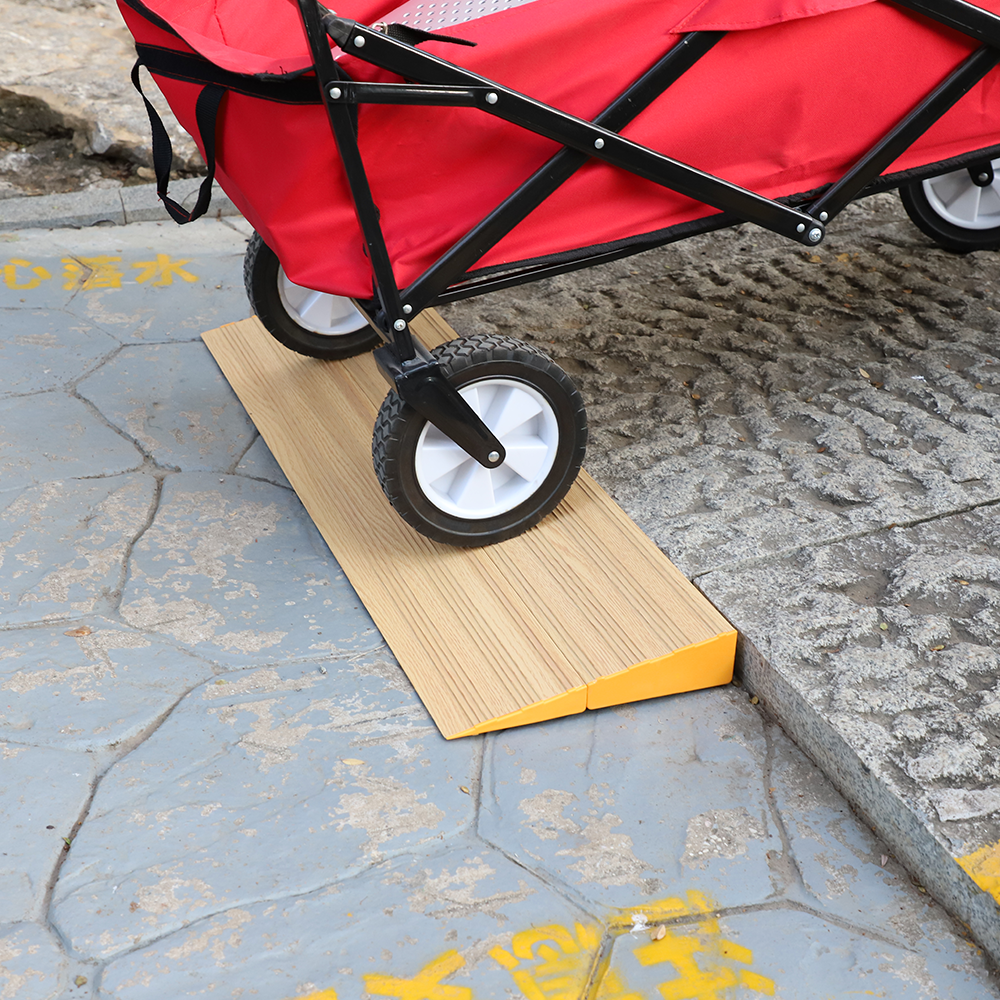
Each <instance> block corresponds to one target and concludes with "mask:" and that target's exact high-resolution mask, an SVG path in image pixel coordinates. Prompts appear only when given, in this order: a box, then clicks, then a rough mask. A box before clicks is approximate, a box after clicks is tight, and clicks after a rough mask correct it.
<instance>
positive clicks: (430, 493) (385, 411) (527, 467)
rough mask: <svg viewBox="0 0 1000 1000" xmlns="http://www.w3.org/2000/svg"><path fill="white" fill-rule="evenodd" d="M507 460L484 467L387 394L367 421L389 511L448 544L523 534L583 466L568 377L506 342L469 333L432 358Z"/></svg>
mask: <svg viewBox="0 0 1000 1000" xmlns="http://www.w3.org/2000/svg"><path fill="white" fill-rule="evenodd" d="M433 354H434V356H435V357H436V358H437V360H438V361H439V362H440V363H441V365H442V367H443V368H444V370H445V372H446V373H447V375H448V378H449V381H450V382H451V383H452V385H454V386H455V387H456V388H458V390H459V391H460V392H461V394H462V396H463V397H465V399H466V400H467V401H468V402H469V404H470V405H471V406H472V408H473V409H474V410H476V412H477V413H479V415H480V416H481V417H482V418H483V421H484V422H485V423H486V425H487V426H488V427H489V428H490V430H491V431H492V432H493V433H494V434H495V435H496V436H497V437H498V438H499V439H500V442H501V443H502V444H503V446H504V448H505V450H506V452H507V458H506V461H505V462H504V464H503V465H501V466H500V467H499V468H496V469H486V468H484V467H483V466H481V465H480V464H479V463H478V462H476V461H475V459H473V458H471V457H470V456H469V455H468V453H467V452H465V451H464V450H463V449H461V448H460V447H459V446H458V445H456V444H455V443H454V442H453V441H452V440H451V439H450V438H448V437H446V436H445V435H444V434H442V433H441V431H439V430H438V429H437V428H436V427H434V426H433V425H432V424H430V423H429V422H428V421H426V420H425V419H424V418H423V417H421V416H419V414H417V413H416V411H414V410H413V409H411V408H410V407H409V406H408V405H407V404H406V403H404V402H403V401H402V399H401V398H400V397H399V396H398V395H397V394H396V393H395V392H390V393H389V395H388V396H387V397H386V399H385V401H384V402H383V403H382V407H381V409H380V410H379V414H378V418H377V419H376V421H375V432H374V437H373V440H372V459H373V461H374V465H375V473H376V475H377V476H378V480H379V482H380V483H381V485H382V489H383V491H384V492H385V495H386V496H387V497H388V498H389V502H390V503H391V504H392V506H393V507H394V508H395V509H396V512H397V513H398V514H399V515H400V516H401V517H402V518H403V520H404V521H406V522H407V523H408V524H410V525H411V526H412V527H414V528H416V529H417V531H419V532H421V533H423V534H424V535H427V536H428V537H429V538H433V539H434V540H435V541H439V542H446V543H448V544H450V545H464V546H475V545H491V544H493V543H494V542H500V541H503V540H504V539H505V538H511V537H513V536H514V535H518V534H520V533H521V532H522V531H526V530H527V529H528V528H530V527H531V526H532V525H533V524H536V523H537V522H538V521H540V520H541V519H542V518H543V517H544V516H545V515H546V514H548V513H549V511H551V510H552V509H553V508H554V507H555V506H556V505H557V504H558V503H559V501H560V500H562V498H563V497H564V496H565V495H566V492H567V491H568V490H569V488H570V486H571V485H572V484H573V480H574V479H576V476H577V474H578V473H579V471H580V466H581V464H582V463H583V456H584V452H585V451H586V447H587V415H586V411H585V409H584V405H583V400H582V398H581V397H580V393H579V392H578V391H577V388H576V386H575V385H573V382H572V380H571V379H570V377H569V376H568V375H567V374H566V373H565V372H564V371H563V370H562V369H561V368H560V367H559V366H558V365H557V364H556V363H555V362H554V361H552V360H550V359H549V358H548V357H546V356H545V355H544V354H543V353H542V352H541V351H538V350H536V349H535V348H534V347H531V346H529V345H528V344H524V343H522V342H521V341H519V340H514V339H513V338H510V337H492V336H475V337H466V338H461V339H459V340H453V341H450V342H449V343H447V344H443V345H442V346H441V347H438V348H436V349H435V350H434V352H433Z"/></svg>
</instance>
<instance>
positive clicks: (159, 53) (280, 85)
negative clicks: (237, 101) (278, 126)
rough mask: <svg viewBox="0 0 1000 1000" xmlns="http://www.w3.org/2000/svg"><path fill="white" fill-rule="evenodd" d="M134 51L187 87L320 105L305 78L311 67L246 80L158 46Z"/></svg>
mask: <svg viewBox="0 0 1000 1000" xmlns="http://www.w3.org/2000/svg"><path fill="white" fill-rule="evenodd" d="M135 51H136V53H137V54H138V56H139V62H141V63H142V65H143V66H145V67H146V69H148V70H149V72H150V73H154V74H155V75H156V76H165V77H167V78H169V79H171V80H183V81H185V82H186V83H204V84H209V83H215V84H218V85H219V86H220V87H225V88H226V90H232V91H233V92H234V93H237V94H246V96H247V97H259V98H261V99H262V100H265V101H274V102H275V103H277V104H322V103H323V99H322V98H321V97H320V93H319V85H318V84H317V82H316V77H315V76H305V75H304V74H306V73H310V74H311V73H312V71H313V70H312V67H311V66H308V67H306V68H305V69H303V70H299V71H298V72H296V73H283V74H280V75H279V74H267V73H265V74H258V75H256V76H248V75H245V74H243V73H231V72H229V70H225V69H222V68H221V67H220V66H216V65H215V63H212V62H209V60H207V59H206V58H205V57H204V56H199V55H195V54H194V53H190V52H177V51H176V50H174V49H166V48H163V47H162V46H159V45H142V44H138V45H136V47H135Z"/></svg>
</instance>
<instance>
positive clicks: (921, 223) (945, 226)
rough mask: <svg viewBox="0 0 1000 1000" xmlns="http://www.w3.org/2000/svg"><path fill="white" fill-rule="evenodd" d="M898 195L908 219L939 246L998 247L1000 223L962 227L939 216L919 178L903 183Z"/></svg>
mask: <svg viewBox="0 0 1000 1000" xmlns="http://www.w3.org/2000/svg"><path fill="white" fill-rule="evenodd" d="M899 197H900V200H901V201H902V202H903V208H904V209H905V210H906V214H907V215H908V216H909V217H910V221H911V222H912V223H913V224H914V225H915V226H916V227H917V229H919V230H920V231H921V232H922V233H923V234H924V235H925V236H929V237H930V238H931V239H932V240H933V241H934V242H935V243H936V244H937V245H938V246H939V247H941V249H942V250H949V251H951V252H952V253H972V251H974V250H1000V226H996V227H994V228H992V229H966V228H964V227H962V226H956V225H955V224H954V223H953V222H949V221H948V220H947V219H943V218H941V216H940V215H939V214H938V213H937V212H936V211H935V209H934V206H933V205H932V204H931V203H930V201H929V200H928V198H927V194H926V192H925V191H924V185H923V181H914V182H913V183H912V184H904V185H903V186H902V187H900V189H899Z"/></svg>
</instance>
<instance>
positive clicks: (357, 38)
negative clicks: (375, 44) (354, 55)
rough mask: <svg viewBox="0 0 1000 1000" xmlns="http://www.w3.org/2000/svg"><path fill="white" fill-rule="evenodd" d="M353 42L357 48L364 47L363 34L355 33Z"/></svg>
mask: <svg viewBox="0 0 1000 1000" xmlns="http://www.w3.org/2000/svg"><path fill="white" fill-rule="evenodd" d="M354 44H355V45H356V46H357V47H358V48H359V49H363V48H364V47H365V39H364V36H363V35H357V36H355V39H354Z"/></svg>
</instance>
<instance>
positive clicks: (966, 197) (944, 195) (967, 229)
mask: <svg viewBox="0 0 1000 1000" xmlns="http://www.w3.org/2000/svg"><path fill="white" fill-rule="evenodd" d="M993 166H994V167H995V168H996V169H997V170H1000V160H994V161H993ZM973 172H974V171H973ZM991 173H992V172H991ZM977 179H978V178H976V177H973V174H972V173H970V171H969V170H967V169H965V168H963V169H961V170H952V171H951V172H949V173H947V174H940V175H939V176H937V177H931V178H929V179H928V180H925V181H914V182H913V183H912V184H906V185H904V186H903V187H901V188H900V189H899V196H900V198H901V199H902V201H903V208H905V209H906V214H907V215H908V216H909V217H910V218H911V219H912V220H913V224H914V225H915V226H917V228H918V229H920V230H921V231H922V232H924V233H926V235H928V236H929V237H930V238H931V239H932V240H934V242H935V243H937V244H938V246H941V247H943V248H944V249H945V250H951V251H953V252H955V253H969V252H970V251H972V250H997V249H1000V176H997V177H995V178H991V177H989V175H988V174H984V177H983V179H984V180H988V182H987V183H982V181H980V182H979V183H977Z"/></svg>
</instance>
